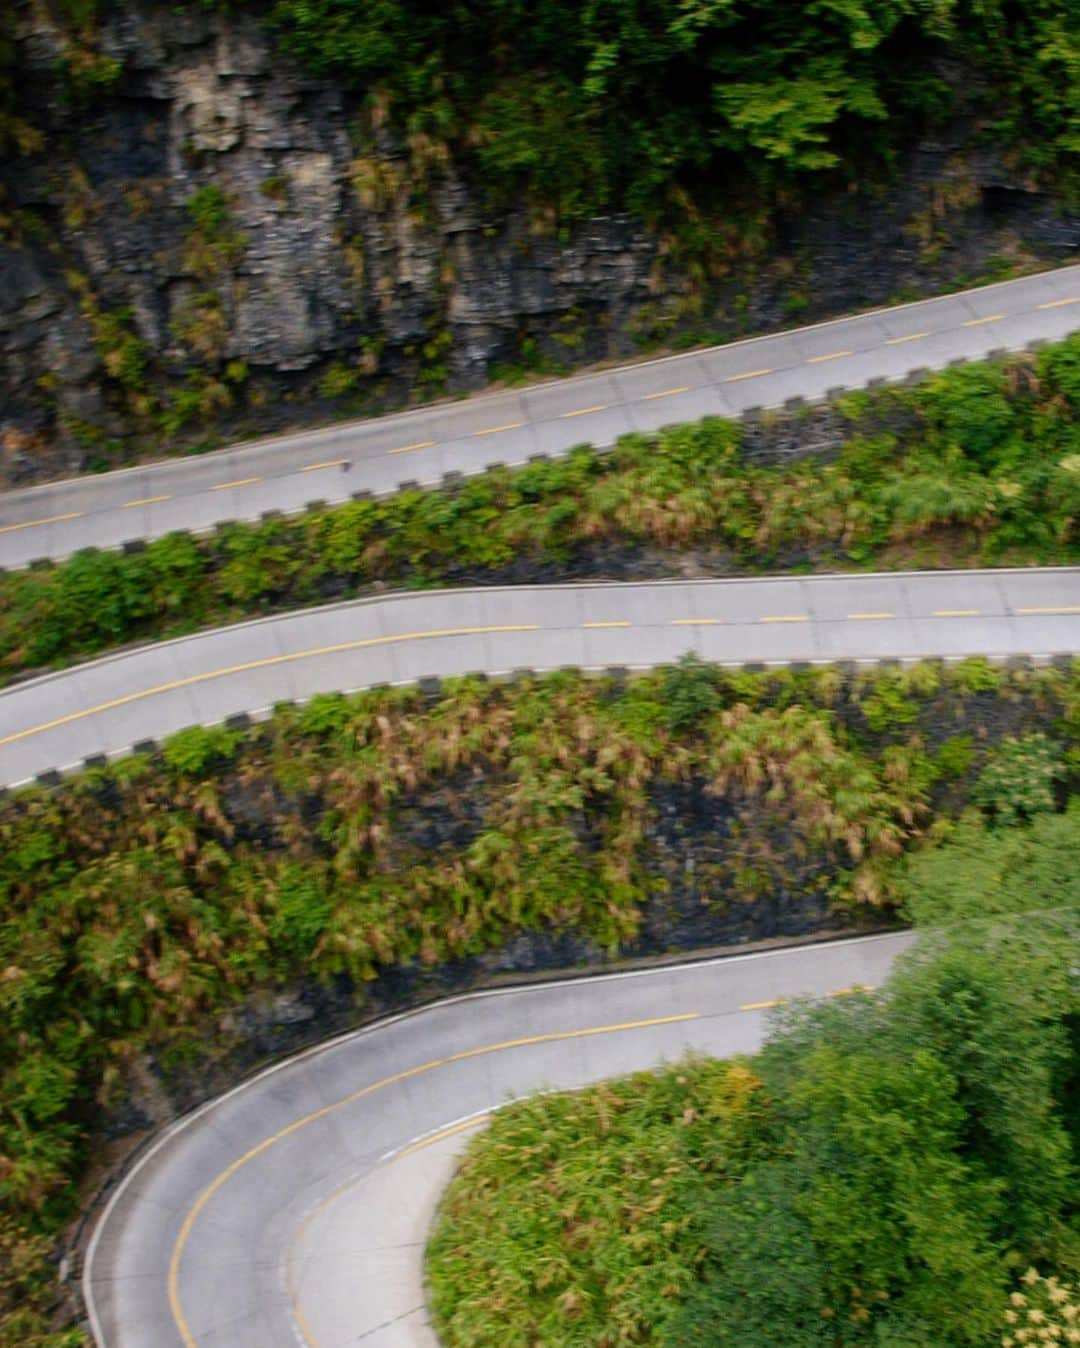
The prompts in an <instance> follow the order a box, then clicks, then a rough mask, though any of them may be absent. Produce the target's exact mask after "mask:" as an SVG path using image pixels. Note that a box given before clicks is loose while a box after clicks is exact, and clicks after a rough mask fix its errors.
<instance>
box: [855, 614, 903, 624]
mask: <svg viewBox="0 0 1080 1348" xmlns="http://www.w3.org/2000/svg"><path fill="white" fill-rule="evenodd" d="M848 617H849V618H850V619H851V620H852V622H873V621H875V620H876V619H878V618H895V617H896V614H895V613H849V614H848Z"/></svg>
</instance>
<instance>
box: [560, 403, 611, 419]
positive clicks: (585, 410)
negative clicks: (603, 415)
mask: <svg viewBox="0 0 1080 1348" xmlns="http://www.w3.org/2000/svg"><path fill="white" fill-rule="evenodd" d="M607 406H608V405H607V403H596V404H595V406H593V407H579V408H577V410H576V411H574V412H560V413H559V416H561V417H562V418H563V420H565V419H566V418H567V417H584V416H588V414H589V413H590V412H606V411H607Z"/></svg>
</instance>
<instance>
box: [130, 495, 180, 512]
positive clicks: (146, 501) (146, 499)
mask: <svg viewBox="0 0 1080 1348" xmlns="http://www.w3.org/2000/svg"><path fill="white" fill-rule="evenodd" d="M171 500H172V497H171V496H143V497H142V498H141V499H140V500H138V501H125V502H124V509H125V510H131V509H132V507H133V506H141V505H157V503H158V501H171Z"/></svg>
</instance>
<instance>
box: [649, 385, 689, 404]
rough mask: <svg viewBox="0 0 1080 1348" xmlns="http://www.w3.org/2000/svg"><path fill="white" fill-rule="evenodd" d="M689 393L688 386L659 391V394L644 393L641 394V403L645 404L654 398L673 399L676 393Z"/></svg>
mask: <svg viewBox="0 0 1080 1348" xmlns="http://www.w3.org/2000/svg"><path fill="white" fill-rule="evenodd" d="M689 392H690V385H689V384H680V386H679V387H678V388H665V389H661V390H660V392H659V393H644V394H642V397H641V401H642V402H643V403H647V402H652V400H653V399H654V398H673V397H674V396H675V394H676V393H689Z"/></svg>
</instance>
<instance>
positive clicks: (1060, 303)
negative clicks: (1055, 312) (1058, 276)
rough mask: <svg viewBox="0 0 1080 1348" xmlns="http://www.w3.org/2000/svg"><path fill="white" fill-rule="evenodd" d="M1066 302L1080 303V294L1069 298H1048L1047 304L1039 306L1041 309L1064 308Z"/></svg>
mask: <svg viewBox="0 0 1080 1348" xmlns="http://www.w3.org/2000/svg"><path fill="white" fill-rule="evenodd" d="M1066 304H1080V295H1072V296H1070V297H1069V298H1068V299H1067V300H1047V302H1046V303H1045V304H1040V305H1038V306H1037V307H1038V308H1040V309H1063V308H1064V307H1065V305H1066Z"/></svg>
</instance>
